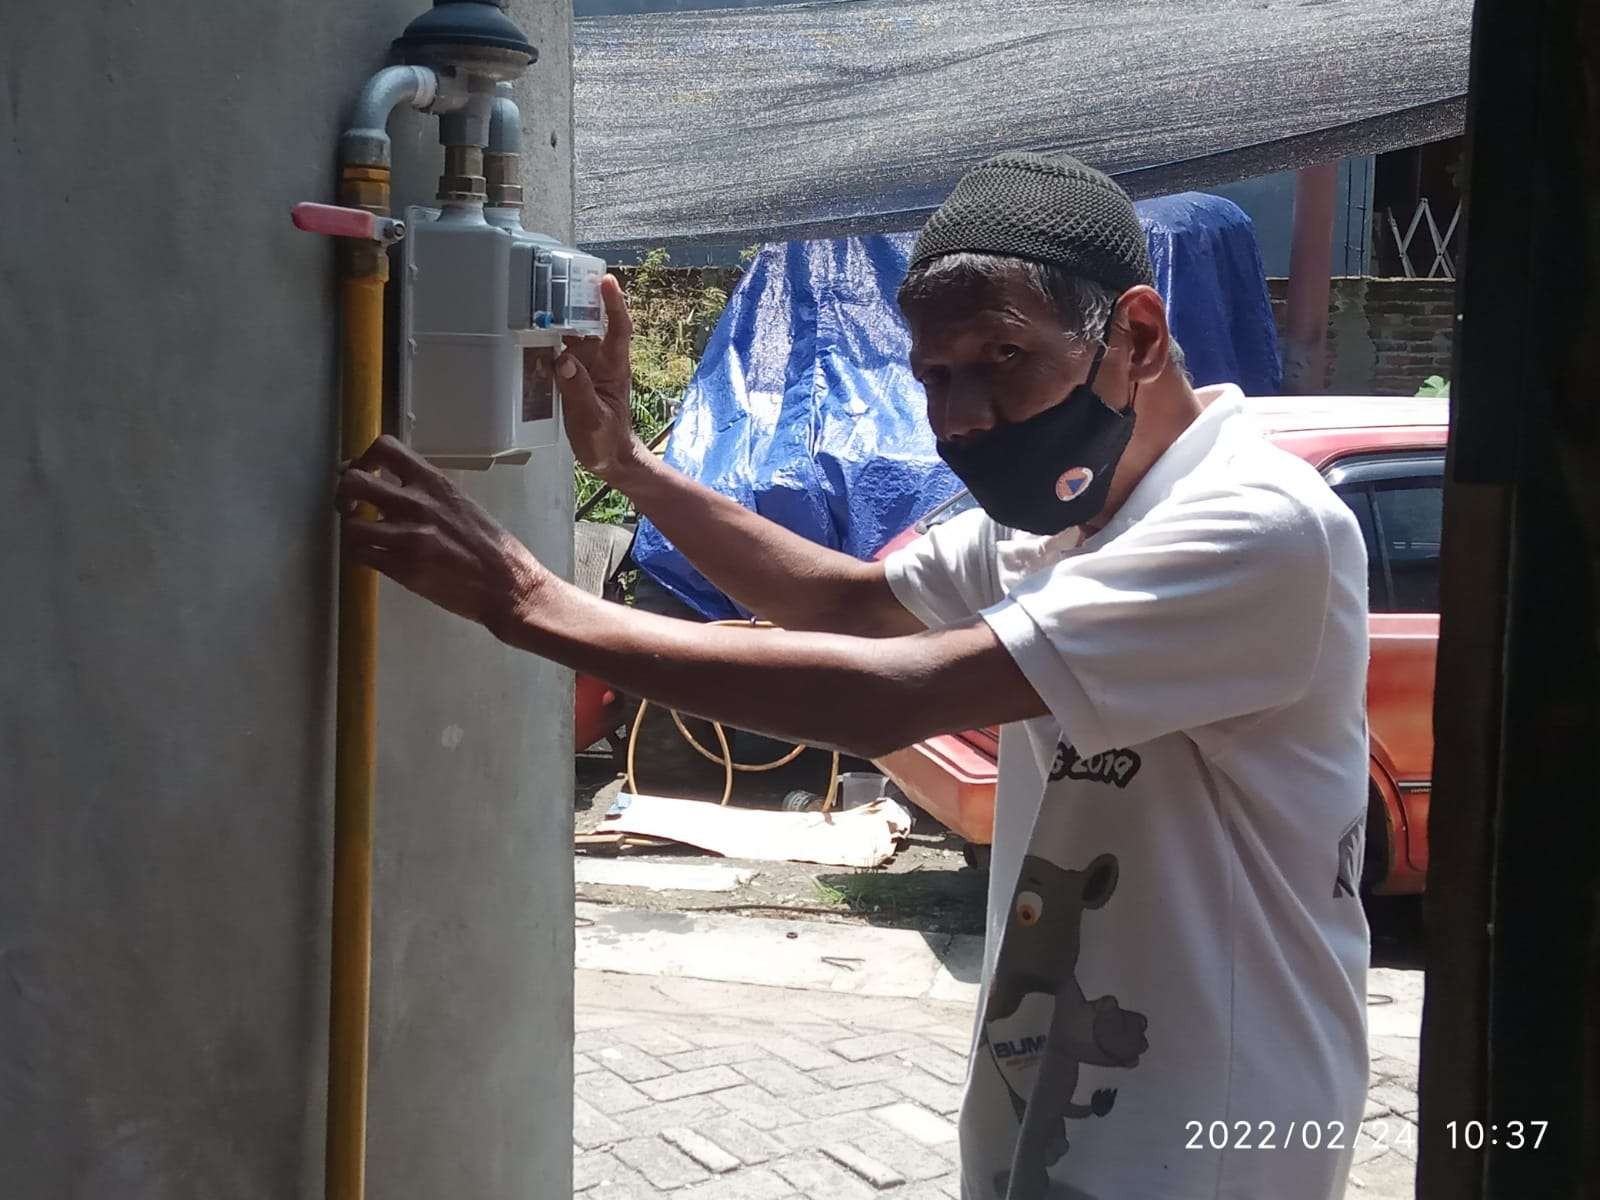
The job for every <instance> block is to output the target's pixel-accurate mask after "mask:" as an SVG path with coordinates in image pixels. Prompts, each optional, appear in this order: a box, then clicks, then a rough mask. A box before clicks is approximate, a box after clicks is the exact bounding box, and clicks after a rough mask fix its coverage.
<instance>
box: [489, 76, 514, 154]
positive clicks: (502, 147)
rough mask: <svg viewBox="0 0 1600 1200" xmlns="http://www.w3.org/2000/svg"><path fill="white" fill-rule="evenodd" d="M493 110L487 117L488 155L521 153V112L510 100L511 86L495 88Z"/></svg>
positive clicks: (502, 84) (499, 85)
mask: <svg viewBox="0 0 1600 1200" xmlns="http://www.w3.org/2000/svg"><path fill="white" fill-rule="evenodd" d="M494 91H495V96H494V108H493V110H492V112H491V115H490V117H489V153H490V154H521V153H522V112H521V110H520V109H518V108H517V102H516V101H515V100H513V99H512V98H511V85H510V84H509V83H501V84H497V85H496V86H495V90H494Z"/></svg>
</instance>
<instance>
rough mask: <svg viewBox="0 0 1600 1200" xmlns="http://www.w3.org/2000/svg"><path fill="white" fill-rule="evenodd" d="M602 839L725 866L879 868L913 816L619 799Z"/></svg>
mask: <svg viewBox="0 0 1600 1200" xmlns="http://www.w3.org/2000/svg"><path fill="white" fill-rule="evenodd" d="M617 803H618V806H619V807H621V806H624V805H625V806H626V807H621V812H620V815H618V816H615V817H607V818H606V819H605V821H603V822H602V823H601V825H600V830H601V832H605V833H632V834H638V835H640V836H643V837H654V838H666V839H668V840H669V841H674V842H682V843H684V844H685V845H687V846H697V847H699V848H700V849H702V850H710V851H712V852H713V853H715V854H722V855H725V856H727V857H728V858H744V859H756V860H761V861H766V862H805V863H819V864H822V865H826V866H835V867H881V866H882V865H883V864H884V863H886V862H888V861H889V860H890V859H891V858H893V857H894V855H895V850H896V848H897V846H898V844H899V843H900V842H901V841H903V840H904V839H905V838H906V837H907V836H909V835H910V833H911V814H910V813H909V812H907V811H906V809H905V808H904V807H903V806H902V805H900V804H898V803H897V802H895V801H894V800H890V799H887V798H885V799H882V800H875V801H873V802H872V803H871V804H863V805H861V806H860V807H859V808H852V809H849V810H848V811H844V812H841V811H839V810H838V809H835V810H834V811H833V812H827V813H822V812H808V813H794V812H772V811H770V810H761V809H752V808H732V807H724V806H722V805H717V804H710V803H707V802H706V801H704V800H677V799H673V798H671V797H667V796H635V795H631V794H629V793H626V792H624V793H622V794H620V795H619V796H618V797H617Z"/></svg>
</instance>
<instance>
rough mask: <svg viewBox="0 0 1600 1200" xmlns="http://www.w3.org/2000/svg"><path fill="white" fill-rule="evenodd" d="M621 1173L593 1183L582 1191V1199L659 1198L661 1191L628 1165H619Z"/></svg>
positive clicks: (658, 1199)
mask: <svg viewBox="0 0 1600 1200" xmlns="http://www.w3.org/2000/svg"><path fill="white" fill-rule="evenodd" d="M620 1170H621V1171H622V1174H619V1175H614V1176H612V1177H611V1178H609V1179H605V1180H602V1181H601V1182H599V1183H597V1184H595V1185H594V1186H593V1187H591V1188H590V1189H589V1190H588V1191H586V1192H584V1193H583V1200H660V1197H661V1193H660V1192H659V1191H657V1190H656V1189H655V1188H654V1187H652V1186H651V1185H650V1181H649V1180H647V1179H645V1178H644V1176H642V1175H640V1174H639V1172H637V1171H635V1170H633V1169H632V1168H629V1167H621V1168H620Z"/></svg>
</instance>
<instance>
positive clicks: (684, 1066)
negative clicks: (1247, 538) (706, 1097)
mask: <svg viewBox="0 0 1600 1200" xmlns="http://www.w3.org/2000/svg"><path fill="white" fill-rule="evenodd" d="M750 1033H751V1031H750V1030H748V1029H742V1030H740V1031H739V1034H740V1036H741V1037H748V1036H750ZM766 1054H767V1048H766V1047H764V1046H762V1045H760V1044H758V1043H756V1042H748V1041H735V1040H733V1039H731V1038H730V1039H729V1041H728V1042H727V1044H726V1045H721V1046H707V1047H706V1048H705V1049H703V1050H690V1051H688V1052H686V1053H684V1054H669V1055H667V1057H665V1058H663V1059H662V1060H661V1061H662V1062H664V1063H666V1064H667V1066H669V1067H671V1068H672V1069H673V1070H674V1071H698V1070H699V1069H700V1068H702V1067H715V1066H731V1065H732V1064H733V1063H741V1062H749V1061H750V1060H751V1059H755V1058H764V1057H766Z"/></svg>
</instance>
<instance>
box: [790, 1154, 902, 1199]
mask: <svg viewBox="0 0 1600 1200" xmlns="http://www.w3.org/2000/svg"><path fill="white" fill-rule="evenodd" d="M772 1169H773V1170H774V1171H776V1172H777V1173H778V1174H779V1175H782V1176H783V1177H784V1178H785V1179H787V1180H788V1181H789V1182H790V1183H791V1184H793V1185H794V1187H795V1189H796V1190H797V1191H798V1192H799V1193H800V1194H801V1195H802V1196H806V1197H808V1198H811V1200H873V1197H874V1196H876V1195H877V1189H876V1188H874V1187H873V1186H872V1185H871V1184H869V1183H867V1182H866V1181H865V1180H863V1179H861V1178H859V1177H858V1176H856V1175H853V1174H851V1173H850V1172H848V1171H846V1170H845V1169H844V1168H843V1167H841V1166H840V1165H839V1164H838V1163H836V1162H834V1161H833V1160H832V1159H831V1158H828V1157H827V1156H826V1155H823V1154H821V1153H818V1152H816V1151H807V1152H805V1153H802V1154H795V1155H791V1156H790V1157H788V1158H781V1159H779V1160H778V1161H777V1162H775V1163H773V1164H772Z"/></svg>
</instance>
